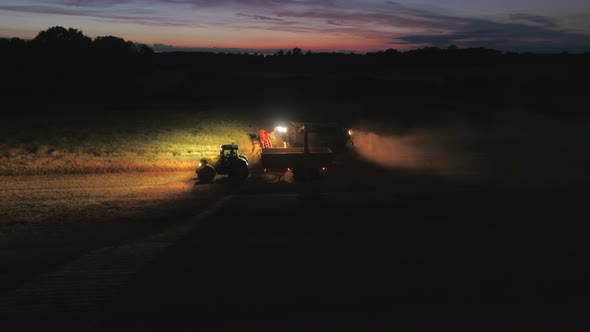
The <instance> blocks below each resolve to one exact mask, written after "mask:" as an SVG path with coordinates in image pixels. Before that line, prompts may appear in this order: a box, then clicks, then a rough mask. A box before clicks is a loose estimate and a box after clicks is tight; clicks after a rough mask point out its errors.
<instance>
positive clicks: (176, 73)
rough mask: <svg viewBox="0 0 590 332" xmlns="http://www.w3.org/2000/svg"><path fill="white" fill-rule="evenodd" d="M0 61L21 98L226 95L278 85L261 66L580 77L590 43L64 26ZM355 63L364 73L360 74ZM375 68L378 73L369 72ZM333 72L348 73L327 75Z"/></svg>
mask: <svg viewBox="0 0 590 332" xmlns="http://www.w3.org/2000/svg"><path fill="white" fill-rule="evenodd" d="M0 61H2V63H3V64H4V70H3V79H2V81H1V83H0V84H1V86H0V88H1V92H0V93H2V94H4V95H8V96H20V97H25V98H26V97H27V96H30V95H31V94H34V95H35V96H39V95H41V96H44V97H47V98H50V97H55V96H62V95H63V94H64V93H66V94H68V95H72V96H79V97H81V98H85V99H88V98H91V99H92V100H95V101H98V100H106V99H112V98H113V97H114V98H119V99H121V98H123V99H124V98H136V97H137V96H140V97H141V96H143V97H146V95H153V94H157V93H159V92H161V91H160V90H159V89H160V86H163V87H164V86H165V87H166V88H167V89H168V90H173V92H174V93H175V94H177V93H180V94H187V95H194V94H206V93H213V94H215V93H218V92H219V91H221V90H223V91H222V93H223V94H224V95H232V93H234V94H235V93H239V92H242V93H244V91H248V90H247V89H246V88H247V87H253V86H260V87H261V88H260V89H256V90H254V92H256V91H259V90H263V89H264V87H265V86H270V87H272V88H275V87H276V86H277V82H275V81H273V82H270V83H269V82H267V81H265V80H266V76H265V75H266V74H277V73H279V74H280V73H290V74H291V75H293V74H294V75H312V76H308V78H307V79H306V81H305V84H306V85H309V86H311V85H312V84H316V83H314V82H317V81H318V80H319V78H318V77H320V76H317V75H318V74H328V75H332V76H338V77H342V76H345V77H346V82H352V83H354V82H361V83H360V86H361V87H362V86H364V85H366V84H365V83H364V82H365V81H366V77H367V75H368V76H369V77H371V80H372V81H371V89H379V88H381V87H383V86H385V85H386V84H389V83H387V82H386V81H387V80H389V81H390V80H391V78H392V77H394V78H395V79H396V80H397V81H398V82H399V81H400V80H408V81H411V80H415V79H416V77H418V78H419V79H429V78H431V77H436V78H437V79H440V78H442V79H448V78H452V79H455V78H462V77H470V78H473V77H474V76H477V75H479V76H478V79H484V80H485V79H489V78H490V77H503V76H502V75H504V77H521V78H525V79H535V78H536V77H538V76H539V74H540V73H541V74H542V73H543V72H547V73H550V74H551V75H554V76H553V77H559V78H566V79H573V80H585V78H586V77H587V76H588V75H590V52H588V53H583V54H568V53H560V54H535V53H515V52H501V51H498V50H494V49H488V48H459V47H457V46H455V45H451V46H449V47H447V48H438V47H424V48H419V49H413V50H408V51H403V52H402V51H399V50H395V49H387V50H383V51H377V52H368V53H362V54H361V53H354V52H348V53H347V52H312V51H310V50H303V49H301V48H293V49H291V50H279V51H277V52H274V53H272V54H262V53H223V52H162V53H160V52H154V50H153V49H152V48H151V47H149V46H147V45H145V44H141V43H135V42H132V41H127V40H124V39H123V38H119V37H116V36H101V37H96V38H94V39H92V38H90V37H88V36H86V35H84V33H83V32H82V31H81V30H78V29H74V28H64V27H61V26H55V27H51V28H49V29H47V30H44V31H41V32H39V33H38V34H37V36H36V37H35V38H33V39H32V40H23V39H19V38H11V39H0ZM242 73H244V74H248V75H251V76H249V78H248V79H245V78H244V75H241V76H240V74H242ZM253 73H254V74H253ZM359 73H362V74H363V75H365V76H362V78H361V79H359V78H358V77H359V76H358V75H359ZM252 75H253V76H252ZM313 75H316V76H313ZM371 75H372V76H371ZM322 77H323V76H322ZM375 77H379V79H383V80H380V81H378V82H375V80H376V79H375ZM400 77H401V78H400ZM553 77H551V78H553ZM281 82H283V83H281ZM281 82H279V84H285V87H286V88H288V89H294V88H297V89H299V87H300V86H301V85H302V83H300V81H296V79H292V81H291V83H292V84H290V83H289V81H281ZM338 82H344V81H343V80H340V81H336V80H332V81H330V82H329V83H330V84H333V85H335V84H340V83H338ZM318 84H319V86H324V87H325V86H326V84H325V83H318ZM342 84H344V83H342ZM408 84H410V83H408ZM349 85H350V84H348V83H347V86H349ZM341 91H342V88H340V87H338V88H334V93H340V92H341ZM353 91H356V90H354V88H353ZM250 92H251V91H248V93H250Z"/></svg>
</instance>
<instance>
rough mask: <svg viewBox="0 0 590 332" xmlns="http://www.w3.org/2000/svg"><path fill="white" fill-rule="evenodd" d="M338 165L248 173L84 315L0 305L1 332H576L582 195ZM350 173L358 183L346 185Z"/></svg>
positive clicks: (586, 294)
mask: <svg viewBox="0 0 590 332" xmlns="http://www.w3.org/2000/svg"><path fill="white" fill-rule="evenodd" d="M347 165H351V164H347ZM352 165H354V166H347V168H346V169H343V168H340V169H338V168H336V169H335V170H334V172H335V173H334V174H332V175H333V177H332V178H331V179H330V180H328V181H324V182H320V183H304V184H294V183H270V184H269V183H264V181H261V182H258V181H255V180H253V179H251V181H250V182H249V183H247V184H246V185H244V186H242V187H240V188H235V189H230V190H229V191H230V197H229V198H228V199H227V200H225V201H224V202H223V203H222V204H221V205H220V206H218V208H217V209H216V210H215V211H214V212H213V213H212V214H210V215H207V216H206V217H204V218H203V219H201V220H199V221H198V223H193V225H194V226H191V227H192V228H191V229H190V230H189V231H188V232H187V233H186V235H185V236H182V237H180V238H179V239H178V240H177V241H175V242H174V243H173V244H172V245H170V246H169V247H167V248H166V250H163V251H162V252H161V253H160V254H159V255H156V256H154V257H155V259H153V260H151V261H150V262H149V263H148V264H147V265H146V266H145V268H142V269H140V271H139V272H138V273H135V274H133V276H132V278H131V279H130V280H129V281H128V282H126V283H125V284H124V286H121V291H120V292H119V293H118V294H117V295H116V296H113V297H112V298H109V299H108V300H107V301H105V302H104V303H102V304H101V305H100V306H99V307H98V308H97V309H96V310H90V311H85V310H84V308H83V307H69V308H68V309H60V307H59V306H56V307H55V308H54V309H53V310H51V309H49V310H45V311H43V312H20V313H14V312H12V313H6V312H5V313H4V314H3V316H4V317H2V319H3V325H4V326H5V327H9V328H14V330H15V331H16V330H19V331H29V330H39V331H47V330H72V331H243V330H251V331H262V330H264V331H310V330H312V331H336V330H355V331H385V330H387V331H393V330H398V331H433V330H457V329H461V330H469V331H528V330H546V331H584V330H587V329H588V327H590V325H589V323H588V321H587V318H586V317H587V312H588V309H590V308H589V307H590V305H589V303H590V302H589V300H590V288H589V287H588V284H587V280H588V273H587V272H586V265H587V262H588V255H587V253H588V249H589V248H588V247H589V242H588V240H587V239H588V236H589V235H590V227H589V226H588V224H587V220H588V213H587V208H586V206H585V204H586V202H587V197H588V191H587V187H583V186H579V187H578V186H572V185H570V186H567V187H559V188H556V187H551V188H549V187H543V186H540V185H539V186H535V187H534V188H533V187H525V186H518V187H513V186H512V187H511V186H501V187H500V186H489V185H485V184H473V183H471V184H468V183H463V182H459V181H449V180H444V179H442V178H437V177H435V176H429V175H426V174H410V173H404V172H393V171H391V170H389V171H387V170H383V169H380V168H376V167H374V166H371V165H369V164H365V163H362V162H356V163H353V164H352ZM361 169H363V170H364V171H367V170H368V171H370V172H368V173H364V174H370V176H369V179H367V177H363V179H360V178H355V176H354V174H360V172H359V170H361ZM351 175H352V176H351ZM218 185H224V184H218ZM106 268H107V267H105V269H106ZM98 277H99V276H97V278H98ZM119 286H120V285H119ZM95 297H96V295H95ZM56 302H59V299H57V300H56Z"/></svg>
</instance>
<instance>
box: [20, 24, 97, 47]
mask: <svg viewBox="0 0 590 332" xmlns="http://www.w3.org/2000/svg"><path fill="white" fill-rule="evenodd" d="M31 43H32V44H33V45H34V46H37V47H43V49H44V50H67V51H81V50H86V49H89V48H90V47H91V45H92V39H90V37H87V36H85V35H84V34H83V33H82V31H81V30H78V29H74V28H69V29H66V28H64V27H61V26H55V27H52V28H49V29H47V30H44V31H41V32H39V34H38V35H37V36H36V37H35V38H34V39H33V40H32V42H31Z"/></svg>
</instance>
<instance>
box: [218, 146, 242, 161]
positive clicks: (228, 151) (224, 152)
mask: <svg viewBox="0 0 590 332" xmlns="http://www.w3.org/2000/svg"><path fill="white" fill-rule="evenodd" d="M219 156H220V157H221V158H228V157H238V145H237V144H233V143H232V144H224V145H221V146H220V147H219Z"/></svg>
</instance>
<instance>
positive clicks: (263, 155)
mask: <svg viewBox="0 0 590 332" xmlns="http://www.w3.org/2000/svg"><path fill="white" fill-rule="evenodd" d="M312 126H313V124H310V123H302V124H301V125H296V126H293V127H292V128H291V131H289V130H288V129H287V128H286V127H281V126H279V127H277V128H276V129H275V132H278V133H279V134H281V136H282V140H283V146H282V147H272V144H271V141H270V138H269V136H268V133H267V132H266V131H265V130H261V131H260V133H259V135H258V136H259V139H260V163H261V166H262V169H263V170H264V172H282V173H284V172H287V171H289V170H290V171H291V172H293V178H294V179H295V180H298V181H301V180H313V179H319V178H321V177H322V176H325V175H326V174H327V171H328V167H329V166H330V165H331V164H332V161H333V159H334V153H333V152H332V150H331V149H330V148H329V147H327V146H310V144H309V132H310V128H311V127H312ZM298 134H302V136H303V144H302V145H303V146H291V145H292V142H294V141H295V142H296V141H297V140H296V139H293V137H296V136H297V135H298ZM296 145H297V144H296Z"/></svg>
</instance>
